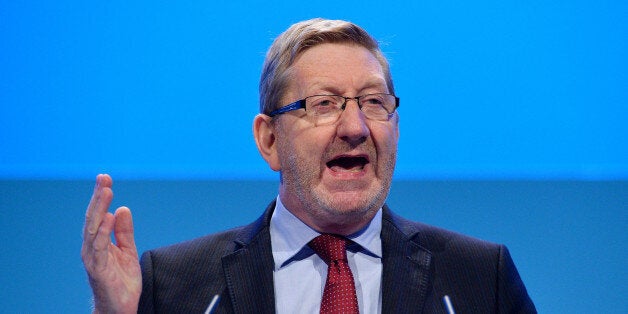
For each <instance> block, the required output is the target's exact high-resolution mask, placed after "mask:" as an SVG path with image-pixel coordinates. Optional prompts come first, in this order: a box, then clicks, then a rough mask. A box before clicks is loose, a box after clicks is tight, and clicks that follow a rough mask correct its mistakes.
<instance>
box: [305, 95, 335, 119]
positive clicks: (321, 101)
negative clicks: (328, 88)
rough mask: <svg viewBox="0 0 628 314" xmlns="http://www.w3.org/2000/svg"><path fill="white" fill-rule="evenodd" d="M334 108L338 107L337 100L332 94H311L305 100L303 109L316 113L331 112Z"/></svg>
mask: <svg viewBox="0 0 628 314" xmlns="http://www.w3.org/2000/svg"><path fill="white" fill-rule="evenodd" d="M336 109H338V100H337V99H336V97H334V96H329V95H321V96H312V97H309V98H307V101H306V109H305V110H306V111H309V112H311V113H314V114H317V115H322V114H328V113H332V112H334V111H336Z"/></svg>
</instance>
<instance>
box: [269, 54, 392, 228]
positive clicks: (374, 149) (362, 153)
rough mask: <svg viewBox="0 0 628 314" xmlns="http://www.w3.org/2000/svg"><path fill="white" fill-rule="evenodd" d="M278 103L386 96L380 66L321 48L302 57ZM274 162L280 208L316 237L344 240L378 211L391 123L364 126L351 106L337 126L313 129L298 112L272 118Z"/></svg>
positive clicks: (384, 190) (388, 168)
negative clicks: (340, 235)
mask: <svg viewBox="0 0 628 314" xmlns="http://www.w3.org/2000/svg"><path fill="white" fill-rule="evenodd" d="M290 71H291V74H292V77H291V81H290V83H289V85H288V89H287V92H286V93H285V95H284V96H283V99H282V104H288V103H291V102H293V101H295V100H298V99H302V98H305V97H307V96H310V95H320V94H336V95H342V96H346V97H356V96H361V95H365V94H372V93H388V92H389V91H388V88H387V85H386V81H385V79H384V74H383V71H382V67H381V65H380V63H379V62H378V61H377V59H376V58H375V57H374V56H373V54H372V53H370V52H369V51H368V50H367V49H366V48H364V47H361V46H357V45H350V44H322V45H318V46H315V47H312V48H310V49H308V50H306V51H305V52H304V53H302V54H301V55H300V56H299V57H298V58H297V59H296V62H295V63H294V64H293V66H292V67H291V69H290ZM276 119H277V121H275V122H276V124H275V126H274V127H275V135H276V141H277V143H276V145H277V157H278V159H279V163H280V169H281V174H282V179H283V180H282V184H281V187H280V197H281V200H282V202H283V203H284V204H285V206H286V207H287V208H288V209H289V210H290V211H291V212H292V213H293V214H295V215H296V216H297V217H299V218H300V219H301V220H303V221H304V222H305V223H306V224H308V225H310V226H311V227H313V228H315V229H317V230H318V231H322V232H334V233H343V234H349V233H352V232H355V231H357V230H359V229H360V228H362V227H363V226H364V225H365V224H366V223H368V222H369V221H370V220H371V218H372V217H373V215H375V213H376V211H377V210H378V209H379V208H380V207H381V206H382V205H383V203H384V200H385V199H386V196H387V194H388V190H389V187H390V182H391V179H392V174H393V170H394V166H395V160H396V152H397V139H398V136H399V133H398V116H397V114H396V113H395V114H394V115H393V117H392V118H390V119H389V120H387V121H374V120H368V119H366V118H365V117H364V115H363V114H362V112H361V111H360V109H359V108H358V105H357V102H356V101H355V100H349V101H348V102H347V105H346V108H345V110H344V112H343V113H342V114H341V116H340V118H339V119H338V121H336V122H335V123H333V124H329V125H316V121H314V120H312V119H311V118H309V117H308V116H307V115H306V114H305V112H304V111H303V110H297V111H292V112H289V113H286V114H283V115H281V116H278V117H277V118H276Z"/></svg>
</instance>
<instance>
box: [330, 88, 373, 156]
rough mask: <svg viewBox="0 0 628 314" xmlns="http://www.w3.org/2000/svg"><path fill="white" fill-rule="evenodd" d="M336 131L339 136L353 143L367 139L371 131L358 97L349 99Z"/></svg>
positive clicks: (359, 142) (356, 143)
mask: <svg viewBox="0 0 628 314" xmlns="http://www.w3.org/2000/svg"><path fill="white" fill-rule="evenodd" d="M336 133H337V135H338V137H340V138H341V139H343V140H344V141H346V142H348V143H349V144H351V145H358V144H361V143H362V142H364V141H366V139H367V138H368V137H369V136H370V134H371V131H370V129H369V128H368V125H367V124H366V117H365V116H364V113H362V110H360V107H359V106H358V102H357V100H356V99H348V100H347V103H346V105H345V110H344V111H343V112H342V113H341V114H340V118H339V119H338V125H337V130H336Z"/></svg>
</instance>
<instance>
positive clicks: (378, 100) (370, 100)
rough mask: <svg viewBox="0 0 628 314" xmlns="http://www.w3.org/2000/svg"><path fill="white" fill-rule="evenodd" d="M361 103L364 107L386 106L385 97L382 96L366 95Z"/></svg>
mask: <svg viewBox="0 0 628 314" xmlns="http://www.w3.org/2000/svg"><path fill="white" fill-rule="evenodd" d="M360 102H361V103H362V105H363V106H372V105H377V106H382V105H384V97H383V96H382V95H381V94H372V95H364V96H362V99H361V100H360Z"/></svg>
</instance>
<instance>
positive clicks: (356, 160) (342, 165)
mask: <svg viewBox="0 0 628 314" xmlns="http://www.w3.org/2000/svg"><path fill="white" fill-rule="evenodd" d="M368 163H369V160H368V158H366V157H364V156H338V157H336V158H334V159H332V160H330V161H328V162H327V167H328V168H329V169H331V170H332V171H335V172H360V171H362V170H363V169H364V166H366V164H368Z"/></svg>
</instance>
